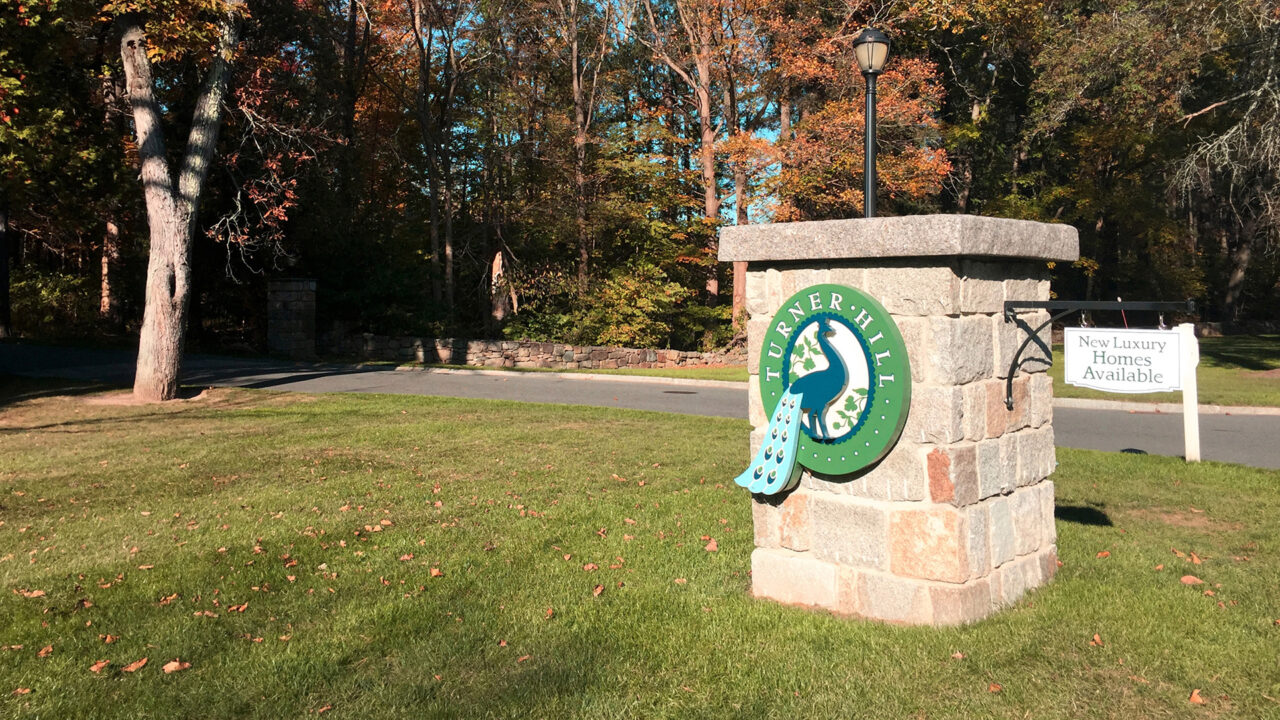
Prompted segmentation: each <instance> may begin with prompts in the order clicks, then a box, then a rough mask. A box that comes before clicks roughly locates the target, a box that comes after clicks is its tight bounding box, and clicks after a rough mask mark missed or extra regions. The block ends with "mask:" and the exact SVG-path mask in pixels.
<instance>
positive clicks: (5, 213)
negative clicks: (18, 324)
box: [0, 190, 13, 338]
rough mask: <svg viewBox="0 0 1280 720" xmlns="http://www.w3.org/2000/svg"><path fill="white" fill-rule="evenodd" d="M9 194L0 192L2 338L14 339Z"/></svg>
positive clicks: (0, 313)
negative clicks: (10, 299) (11, 300)
mask: <svg viewBox="0 0 1280 720" xmlns="http://www.w3.org/2000/svg"><path fill="white" fill-rule="evenodd" d="M11 247H12V245H11V238H10V237H9V193H7V192H5V191H4V190H0V338H10V337H13V310H12V308H11V307H10V301H9V262H10V260H9V258H10V256H12V255H13V253H12V252H11V251H10V248H11Z"/></svg>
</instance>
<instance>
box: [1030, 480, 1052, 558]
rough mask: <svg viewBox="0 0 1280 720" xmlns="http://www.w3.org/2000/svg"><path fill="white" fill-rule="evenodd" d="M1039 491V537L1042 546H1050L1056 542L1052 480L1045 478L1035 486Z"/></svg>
mask: <svg viewBox="0 0 1280 720" xmlns="http://www.w3.org/2000/svg"><path fill="white" fill-rule="evenodd" d="M1035 487H1036V489H1037V490H1039V491H1040V521H1041V523H1042V526H1041V529H1040V533H1041V535H1040V537H1041V538H1042V542H1041V545H1042V546H1052V545H1054V544H1056V543H1057V542H1058V520H1057V518H1056V517H1055V515H1054V509H1055V507H1056V503H1055V501H1054V497H1053V493H1054V489H1055V488H1054V485H1053V481H1052V480H1045V481H1044V482H1042V483H1040V484H1039V485H1036V486H1035Z"/></svg>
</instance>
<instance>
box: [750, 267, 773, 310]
mask: <svg viewBox="0 0 1280 720" xmlns="http://www.w3.org/2000/svg"><path fill="white" fill-rule="evenodd" d="M765 284H766V280H765V271H763V270H752V269H750V268H748V269H747V313H748V314H750V315H753V316H757V315H765V314H767V313H768V312H769V300H768V298H769V295H768V293H767V292H766V288H765Z"/></svg>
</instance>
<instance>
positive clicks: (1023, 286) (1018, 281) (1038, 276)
mask: <svg viewBox="0 0 1280 720" xmlns="http://www.w3.org/2000/svg"><path fill="white" fill-rule="evenodd" d="M1004 299H1005V300H1029V301H1032V302H1036V301H1043V300H1048V299H1049V268H1048V267H1046V266H1045V265H1044V264H1042V263H1010V264H1009V266H1008V268H1007V270H1006V273H1005V280H1004Z"/></svg>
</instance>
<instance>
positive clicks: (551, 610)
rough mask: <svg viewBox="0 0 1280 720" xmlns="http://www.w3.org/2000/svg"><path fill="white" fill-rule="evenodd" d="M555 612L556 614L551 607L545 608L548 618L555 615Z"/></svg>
mask: <svg viewBox="0 0 1280 720" xmlns="http://www.w3.org/2000/svg"><path fill="white" fill-rule="evenodd" d="M555 614H556V611H555V610H554V609H552V608H547V619H548V620H550V619H551V616H552V615H555Z"/></svg>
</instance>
